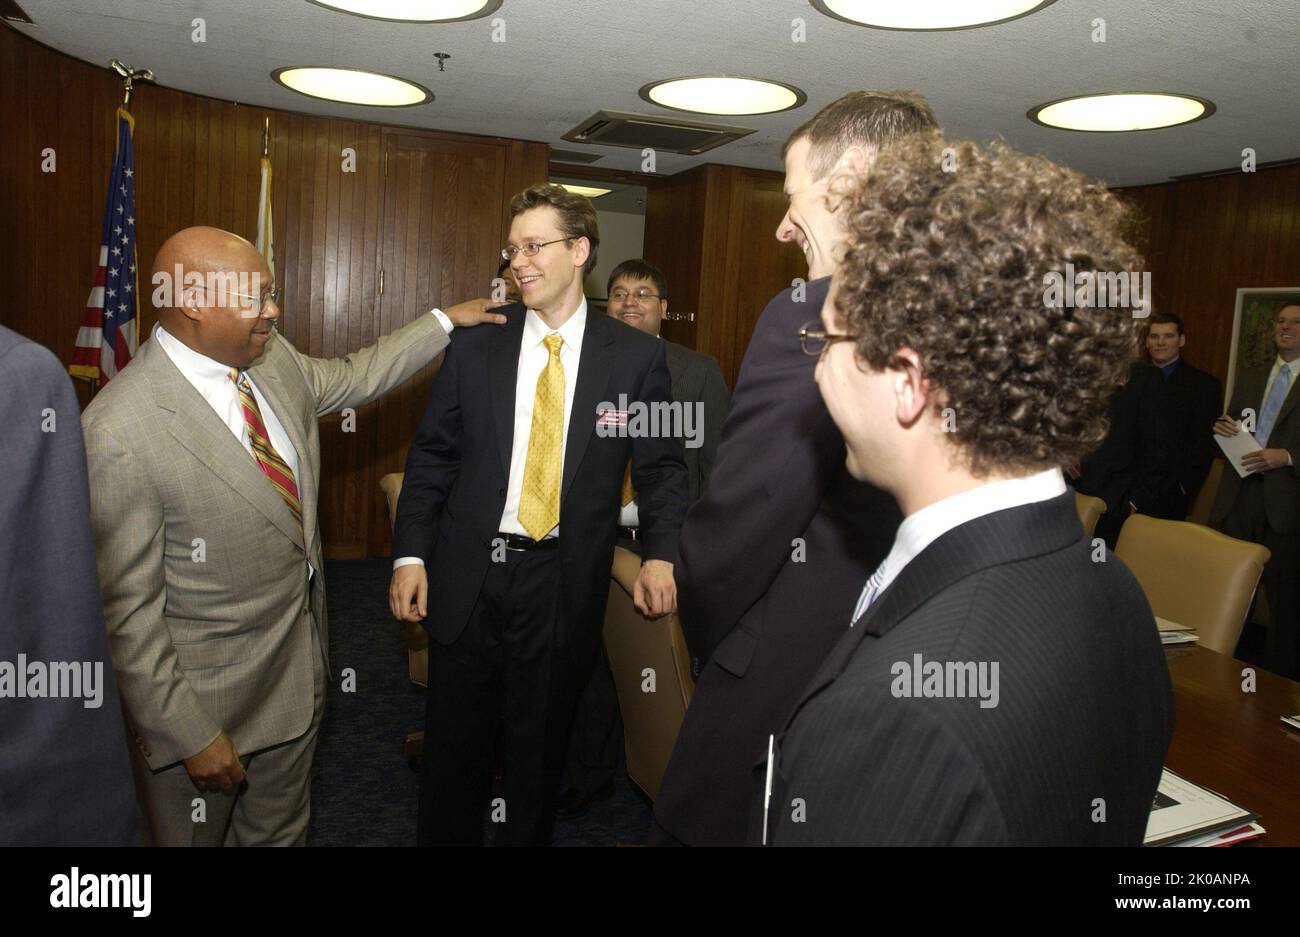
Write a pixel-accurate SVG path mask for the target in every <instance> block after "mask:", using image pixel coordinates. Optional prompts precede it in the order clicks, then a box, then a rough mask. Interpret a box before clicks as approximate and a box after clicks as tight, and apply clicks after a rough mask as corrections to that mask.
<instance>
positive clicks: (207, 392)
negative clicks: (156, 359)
mask: <svg viewBox="0 0 1300 937" xmlns="http://www.w3.org/2000/svg"><path fill="white" fill-rule="evenodd" d="M153 337H154V340H155V341H157V342H158V347H160V348H161V349H162V350H163V351H165V352H166V353H167V357H168V358H171V359H172V364H174V365H176V368H177V370H179V371H180V372H181V374H183V375H185V380H187V381H189V382H190V383H191V384H192V385H194V389H195V390H197V391H198V392H199V396H201V397H202V398H203V399H204V400H206V401H207V402H208V406H210V407H211V408H212V409H213V410H214V411H215V412H216V414H217V416H218V417H219V418H220V419H221V422H223V423H225V424H226V426H228V427H229V428H230V431H231V432H232V433H234V434H235V438H236V439H238V440H239V442H240V444H241V445H242V446H243V447H244V449H245V450H247V451H248V457H249V458H250V459H253V460H254V461H256V459H257V457H256V456H255V455H253V443H252V441H251V440H250V439H249V438H248V427H247V425H246V424H245V423H244V408H243V407H242V406H241V405H240V403H239V391H238V390H236V388H235V382H234V381H232V380H231V379H230V368H229V367H228V366H227V365H224V364H222V363H221V362H220V361H214V360H212V359H211V358H209V357H208V356H207V355H202V354H199V353H198V352H197V351H195V350H194V349H193V348H191V347H190V346H189V345H186V344H185V343H184V342H182V341H181V340H180V339H178V338H176V336H174V335H171V334H170V333H168V332H167V330H166V329H164V328H163V327H162V326H161V325H159V326H156V327H155V328H154V332H153ZM248 384H249V386H250V387H252V388H253V396H254V397H256V398H257V405H258V407H260V408H261V410H262V422H264V423H265V424H266V433H267V435H268V436H269V437H270V438H271V445H272V446H274V447H275V451H276V452H278V453H279V454H280V458H282V459H284V461H285V462H286V463H287V464H288V466H289V468H290V469H291V470H292V471H293V477H294V478H295V479H297V478H298V452H297V450H295V449H294V448H293V443H291V442H290V441H289V434H288V433H286V432H285V429H284V424H283V423H281V422H280V420H279V418H278V417H276V415H275V410H274V409H272V407H271V404H270V403H268V402H267V399H266V398H265V397H263V396H262V392H261V391H260V390H258V389H257V383H256V382H255V381H254V380H253V376H252V375H251V374H249V375H248Z"/></svg>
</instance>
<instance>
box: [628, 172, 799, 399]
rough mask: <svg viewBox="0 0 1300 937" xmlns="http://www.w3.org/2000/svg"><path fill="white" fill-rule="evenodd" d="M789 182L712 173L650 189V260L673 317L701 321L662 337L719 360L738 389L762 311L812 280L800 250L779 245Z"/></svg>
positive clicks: (674, 325) (776, 176)
mask: <svg viewBox="0 0 1300 937" xmlns="http://www.w3.org/2000/svg"><path fill="white" fill-rule="evenodd" d="M783 181H784V180H783V177H782V175H781V174H780V173H773V172H763V171H762V170H757V169H744V168H741V167H738V166H718V165H707V166H700V167H697V168H696V169H692V170H690V171H688V172H683V173H678V174H677V175H675V176H673V177H671V178H669V179H665V180H663V181H661V182H658V183H656V184H654V185H652V186H649V187H648V189H647V195H646V223H645V257H646V259H647V260H649V261H650V262H651V263H653V264H655V265H656V266H658V267H660V268H661V269H662V270H663V271H664V275H665V276H666V277H667V278H668V292H669V295H670V299H669V303H668V311H669V313H670V314H674V313H686V312H693V313H695V321H694V322H681V321H674V322H669V323H666V324H665V325H664V329H663V334H664V336H665V337H666V338H669V339H671V340H672V341H675V342H680V343H681V344H683V345H688V346H690V347H692V348H695V349H696V350H698V351H702V352H704V353H706V354H709V355H713V356H714V357H715V358H717V359H718V363H719V364H720V365H721V366H722V375H723V377H725V378H726V380H727V383H728V385H730V386H732V387H734V386H735V383H736V375H737V373H738V372H739V371H740V362H741V359H743V358H744V355H745V348H746V347H747V346H748V345H749V338H750V336H751V335H752V334H753V332H754V324H755V323H756V322H757V321H758V316H759V314H760V313H761V312H762V311H763V307H764V306H766V305H767V302H768V300H770V299H771V298H772V297H773V296H775V295H776V294H777V293H779V292H780V291H781V290H783V289H786V288H787V287H789V286H790V284H791V282H792V281H793V280H794V279H795V278H796V277H807V275H808V272H807V271H808V267H807V262H806V261H805V260H804V256H803V254H802V253H801V252H800V251H799V249H798V248H797V247H796V246H795V245H793V244H786V243H782V242H780V241H777V240H776V227H777V225H778V224H780V222H781V218H782V216H784V215H785V209H786V201H785V195H784V193H783V192H782V183H783ZM819 312H820V310H812V311H811V312H810V313H809V318H815V317H816V316H817V314H818V313H819ZM791 341H797V338H796V337H794V336H792V337H791Z"/></svg>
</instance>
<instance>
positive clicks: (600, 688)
mask: <svg viewBox="0 0 1300 937" xmlns="http://www.w3.org/2000/svg"><path fill="white" fill-rule="evenodd" d="M622 740H623V717H622V714H621V713H620V712H619V708H618V691H617V690H616V689H615V687H614V674H613V673H612V672H611V671H610V668H609V657H607V656H606V654H605V647H604V645H601V648H600V654H599V655H598V656H597V658H596V664H595V666H594V667H592V669H591V676H590V677H589V678H588V679H587V685H586V686H585V687H584V688H583V690H582V694H581V696H580V697H579V698H578V709H577V712H576V714H575V715H574V718H573V731H572V733H571V736H570V739H569V757H568V759H567V760H566V761H565V763H564V775H565V778H566V779H567V783H568V786H569V787H571V788H573V789H574V790H576V791H578V792H579V793H581V794H584V795H588V796H589V795H591V794H595V793H596V792H597V791H598V790H600V789H601V788H602V787H604V786H605V785H607V784H612V783H613V782H614V772H615V771H616V770H617V768H618V750H619V744H620V743H621V742H622Z"/></svg>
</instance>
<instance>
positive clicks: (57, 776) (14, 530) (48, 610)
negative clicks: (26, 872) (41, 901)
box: [0, 327, 140, 846]
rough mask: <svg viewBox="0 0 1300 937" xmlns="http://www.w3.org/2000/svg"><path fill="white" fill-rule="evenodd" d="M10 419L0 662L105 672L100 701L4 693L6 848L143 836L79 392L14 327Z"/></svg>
mask: <svg viewBox="0 0 1300 937" xmlns="http://www.w3.org/2000/svg"><path fill="white" fill-rule="evenodd" d="M49 420H53V423H52V424H51V423H49V422H48V421H49ZM0 425H3V426H4V427H5V444H4V445H3V446H0V478H3V479H4V484H3V485H0V529H3V530H4V532H5V534H4V536H3V537H0V583H3V586H0V661H5V662H7V663H8V664H9V665H10V666H15V667H16V666H17V664H18V655H20V654H23V655H26V659H27V661H28V664H29V666H30V664H31V663H33V662H36V661H40V662H42V663H44V664H45V665H47V666H48V665H49V664H51V663H52V662H56V661H66V662H72V663H77V664H81V663H90V664H91V665H92V667H93V666H94V665H96V664H98V666H99V668H100V671H101V673H100V676H101V677H102V681H101V683H100V684H99V686H98V688H97V689H98V693H99V705H98V706H97V707H94V708H87V707H86V706H85V701H84V700H83V699H68V698H64V699H54V698H48V697H44V698H30V697H27V698H22V699H14V698H5V699H0V747H3V749H4V756H3V757H0V845H4V846H36V845H40V846H124V845H138V844H139V841H140V835H139V827H138V820H137V811H136V803H135V787H134V783H133V782H132V779H131V765H130V761H129V760H128V754H127V747H126V735H125V732H124V730H123V728H122V706H121V701H120V700H119V698H118V694H117V681H116V677H115V675H114V672H113V662H112V661H111V660H110V659H109V655H108V633H107V631H105V629H104V618H103V613H102V611H101V609H100V601H99V579H98V576H97V573H96V569H95V546H94V541H93V538H92V536H91V531H90V489H89V487H88V485H87V481H86V450H85V446H84V444H83V442H82V437H81V421H80V414H79V412H78V407H77V398H76V395H75V394H74V393H73V391H72V384H71V381H69V379H68V376H67V374H65V373H64V371H63V367H62V366H61V365H60V364H59V362H58V361H57V360H56V359H55V357H54V356H53V355H52V354H50V353H49V352H48V351H46V350H45V349H44V348H42V347H41V346H40V345H37V344H35V343H34V342H30V341H28V340H27V339H25V338H23V337H22V336H20V335H18V334H16V333H14V332H11V331H10V330H9V329H6V328H3V327H0ZM46 429H49V430H52V431H49V432H46V431H45V430H46ZM83 673H84V669H83ZM93 673H94V671H93V670H92V674H93ZM20 679H24V680H25V679H26V678H25V676H22V677H20ZM83 692H84V689H83Z"/></svg>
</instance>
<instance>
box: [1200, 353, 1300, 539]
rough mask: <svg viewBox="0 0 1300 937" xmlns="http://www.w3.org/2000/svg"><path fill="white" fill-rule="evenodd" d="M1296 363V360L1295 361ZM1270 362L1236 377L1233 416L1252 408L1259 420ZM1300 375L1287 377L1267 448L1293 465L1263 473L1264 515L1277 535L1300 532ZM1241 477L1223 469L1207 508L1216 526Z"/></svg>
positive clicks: (1229, 507) (1230, 406) (1238, 488)
mask: <svg viewBox="0 0 1300 937" xmlns="http://www.w3.org/2000/svg"><path fill="white" fill-rule="evenodd" d="M1297 364H1300V362H1297ZM1272 369H1273V362H1272V361H1270V362H1269V363H1268V364H1265V365H1261V366H1260V367H1257V368H1251V369H1250V370H1248V371H1243V372H1242V373H1241V374H1240V375H1239V376H1238V377H1237V380H1236V384H1235V386H1234V387H1233V390H1232V401H1231V402H1230V403H1229V404H1228V413H1229V414H1230V415H1231V416H1232V417H1233V418H1234V419H1238V420H1240V419H1241V415H1242V411H1243V410H1246V409H1252V410H1254V411H1255V419H1256V420H1258V419H1259V414H1260V411H1261V410H1263V409H1264V390H1265V388H1266V385H1267V384H1268V375H1269V372H1270V371H1272ZM1297 384H1300V377H1293V378H1292V379H1291V387H1290V389H1289V390H1288V392H1287V395H1286V399H1285V400H1284V401H1283V402H1282V409H1281V410H1279V411H1278V413H1277V419H1276V420H1274V421H1273V429H1272V430H1271V432H1270V433H1269V437H1268V446H1267V448H1269V449H1285V450H1287V451H1288V452H1290V453H1291V461H1292V462H1294V463H1295V465H1284V466H1282V467H1281V468H1278V469H1272V470H1270V471H1267V472H1264V473H1263V480H1264V510H1265V511H1266V512H1267V515H1268V525H1269V526H1270V527H1272V528H1273V529H1274V530H1275V531H1277V532H1278V533H1280V534H1294V533H1297V532H1300V476H1297V475H1296V466H1300V391H1297V390H1296V385H1297ZM1241 483H1242V478H1241V476H1240V475H1238V474H1237V473H1236V471H1235V470H1234V469H1233V468H1232V467H1231V466H1227V467H1225V468H1224V470H1223V479H1222V480H1221V481H1220V482H1219V490H1218V491H1217V492H1216V493H1215V496H1214V504H1213V506H1212V507H1211V508H1210V522H1211V523H1212V524H1214V525H1216V526H1218V525H1221V524H1222V523H1223V519H1224V518H1225V517H1227V516H1228V512H1229V511H1231V510H1232V507H1233V505H1234V504H1235V503H1236V501H1237V493H1238V492H1239V491H1241Z"/></svg>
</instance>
